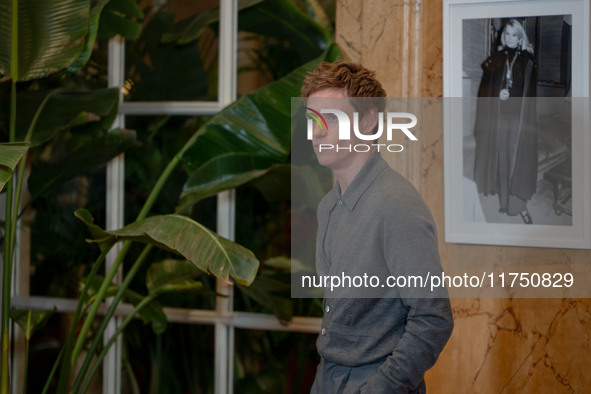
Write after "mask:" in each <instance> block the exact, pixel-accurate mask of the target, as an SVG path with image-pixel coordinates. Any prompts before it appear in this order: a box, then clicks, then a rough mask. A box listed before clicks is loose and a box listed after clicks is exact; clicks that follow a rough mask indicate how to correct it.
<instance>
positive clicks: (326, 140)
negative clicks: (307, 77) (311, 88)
mask: <svg viewBox="0 0 591 394" xmlns="http://www.w3.org/2000/svg"><path fill="white" fill-rule="evenodd" d="M347 97H348V96H347V92H346V90H345V89H334V88H328V89H322V90H318V91H316V92H314V93H312V94H311V95H310V96H309V97H308V100H307V104H306V106H307V107H308V108H311V109H313V110H315V111H318V112H320V111H321V110H322V109H338V110H341V111H343V112H344V113H346V114H347V115H348V116H349V119H350V120H351V122H352V121H353V113H354V112H355V109H354V108H353V106H352V105H351V103H350V102H349V100H347ZM322 116H323V117H324V119H325V120H326V126H327V129H321V127H320V126H319V125H318V124H317V123H316V122H313V124H314V131H313V134H312V144H313V146H314V152H315V153H316V157H317V158H318V163H320V165H323V166H325V167H328V168H330V169H331V170H333V171H335V170H340V169H345V168H346V167H347V166H349V165H350V163H351V162H352V160H353V158H354V156H355V155H358V154H359V153H356V152H349V151H348V150H347V149H339V150H338V151H337V149H336V147H337V146H339V147H347V148H348V147H349V145H355V144H359V143H367V141H361V140H360V139H358V138H357V137H355V134H354V133H353V131H352V130H351V139H350V140H347V141H339V122H338V120H337V117H336V115H334V114H331V113H324V114H322ZM362 123H363V122H362ZM351 125H352V124H351ZM360 126H361V125H360ZM328 146H333V147H334V148H332V149H329V148H327V147H328Z"/></svg>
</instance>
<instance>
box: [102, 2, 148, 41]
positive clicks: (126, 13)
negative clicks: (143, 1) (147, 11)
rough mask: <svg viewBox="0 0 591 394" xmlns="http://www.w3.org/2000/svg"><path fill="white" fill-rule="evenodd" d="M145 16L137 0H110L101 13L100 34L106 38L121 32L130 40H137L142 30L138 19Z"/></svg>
mask: <svg viewBox="0 0 591 394" xmlns="http://www.w3.org/2000/svg"><path fill="white" fill-rule="evenodd" d="M144 17H145V15H144V13H143V12H142V10H141V9H140V7H139V5H138V4H137V2H136V1H135V0H116V1H114V0H112V1H109V2H108V3H107V5H105V8H104V9H103V11H102V13H101V16H100V24H99V25H98V27H99V28H98V34H99V36H101V37H106V38H111V37H114V36H115V35H117V34H119V35H121V36H122V37H124V38H126V39H128V40H135V39H137V38H138V37H139V36H140V33H141V31H142V24H141V23H140V22H138V20H142V19H144Z"/></svg>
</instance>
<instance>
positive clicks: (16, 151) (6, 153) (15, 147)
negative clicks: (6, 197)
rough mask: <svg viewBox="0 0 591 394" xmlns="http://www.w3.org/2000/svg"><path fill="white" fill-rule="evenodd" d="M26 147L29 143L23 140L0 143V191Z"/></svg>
mask: <svg viewBox="0 0 591 394" xmlns="http://www.w3.org/2000/svg"><path fill="white" fill-rule="evenodd" d="M28 149H29V144H27V143H25V142H13V143H5V144H0V153H2V154H1V155H0V192H1V191H2V190H3V189H4V185H6V182H8V181H9V180H10V179H11V178H12V173H13V172H14V169H15V168H16V166H17V164H18V163H19V161H20V160H21V158H22V157H23V155H24V154H25V153H26V152H27V150H28Z"/></svg>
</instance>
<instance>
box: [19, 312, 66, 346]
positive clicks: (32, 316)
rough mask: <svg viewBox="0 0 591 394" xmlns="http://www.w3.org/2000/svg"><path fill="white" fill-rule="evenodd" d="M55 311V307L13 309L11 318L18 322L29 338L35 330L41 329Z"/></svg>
mask: <svg viewBox="0 0 591 394" xmlns="http://www.w3.org/2000/svg"><path fill="white" fill-rule="evenodd" d="M54 313H55V309H54V310H52V311H34V310H30V309H28V310H23V309H11V310H10V318H11V319H12V321H14V322H16V324H18V326H19V327H20V328H21V330H23V333H24V334H25V338H26V339H27V340H29V339H31V337H32V336H33V334H34V333H35V331H38V330H39V329H41V328H42V327H43V326H44V325H45V323H46V322H47V320H49V318H50V317H51V315H53V314H54Z"/></svg>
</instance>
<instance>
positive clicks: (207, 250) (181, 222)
mask: <svg viewBox="0 0 591 394" xmlns="http://www.w3.org/2000/svg"><path fill="white" fill-rule="evenodd" d="M75 215H76V217H78V218H79V219H80V220H82V221H83V222H84V223H85V224H86V225H87V226H88V227H89V229H90V230H91V233H92V235H93V237H94V240H90V241H89V242H96V243H99V244H101V243H107V244H109V243H112V242H116V241H136V242H142V243H148V244H151V245H155V246H157V247H159V248H162V249H164V250H168V251H172V252H176V253H178V254H180V255H182V256H183V257H184V258H185V259H187V260H189V261H190V262H191V263H192V264H194V265H195V266H196V267H197V268H199V269H200V270H202V271H204V272H209V273H212V274H213V275H215V276H216V277H217V278H220V279H222V280H225V281H229V280H230V278H232V279H233V280H234V281H236V282H237V283H239V284H243V285H250V284H251V283H252V281H253V280H254V277H255V275H256V272H257V269H258V266H259V261H258V260H257V259H256V257H255V256H254V254H253V253H252V252H251V251H250V250H248V249H246V248H244V247H243V246H241V245H239V244H237V243H234V242H232V241H229V240H227V239H225V238H223V237H220V236H219V235H217V234H215V233H214V232H212V231H211V230H209V229H207V228H206V227H204V226H203V225H201V224H199V223H197V222H196V221H194V220H192V219H190V218H188V217H185V216H180V215H160V216H152V217H148V218H146V219H142V220H138V221H137V222H134V223H131V224H129V225H127V226H125V227H123V228H122V229H119V230H115V231H105V230H102V229H100V228H99V227H98V226H97V225H95V224H94V223H93V219H92V216H91V215H90V213H89V212H88V211H86V210H84V209H79V210H77V211H76V212H75Z"/></svg>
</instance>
